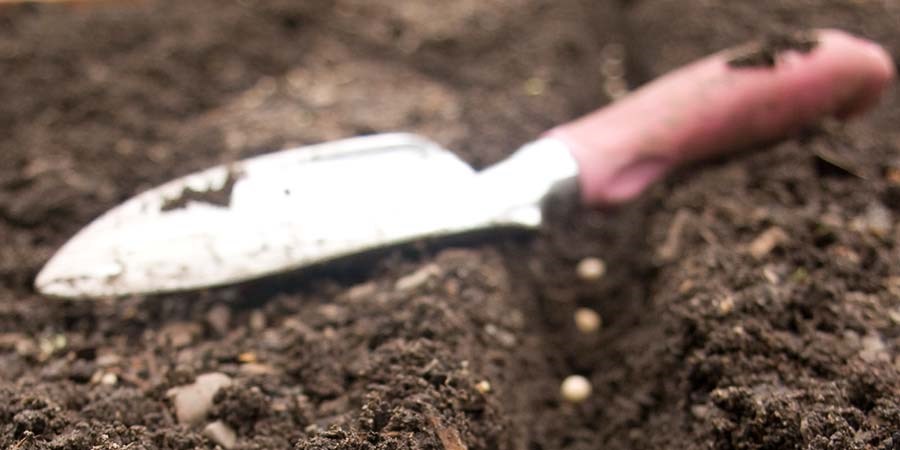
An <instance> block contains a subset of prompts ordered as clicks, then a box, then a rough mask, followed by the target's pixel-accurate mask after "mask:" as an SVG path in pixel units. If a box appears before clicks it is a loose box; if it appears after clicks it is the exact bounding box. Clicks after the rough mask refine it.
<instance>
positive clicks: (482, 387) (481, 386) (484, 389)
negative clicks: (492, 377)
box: [475, 380, 491, 394]
mask: <svg viewBox="0 0 900 450" xmlns="http://www.w3.org/2000/svg"><path fill="white" fill-rule="evenodd" d="M475 390H476V391H478V392H481V393H482V394H487V393H488V392H491V382H490V381H488V380H481V381H479V382H478V383H475Z"/></svg>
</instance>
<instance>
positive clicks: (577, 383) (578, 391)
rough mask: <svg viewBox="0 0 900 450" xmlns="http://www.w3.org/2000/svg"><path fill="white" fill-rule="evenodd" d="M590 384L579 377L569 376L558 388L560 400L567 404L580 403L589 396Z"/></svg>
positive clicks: (585, 379)
mask: <svg viewBox="0 0 900 450" xmlns="http://www.w3.org/2000/svg"><path fill="white" fill-rule="evenodd" d="M592 390H593V388H592V387H591V382H590V381H588V379H587V378H585V377H583V376H581V375H569V376H568V377H566V379H565V380H563V382H562V384H561V385H560V387H559V391H560V393H561V394H562V398H563V399H564V400H565V401H567V402H569V403H581V402H583V401H585V400H587V398H588V397H590V396H591V391H592Z"/></svg>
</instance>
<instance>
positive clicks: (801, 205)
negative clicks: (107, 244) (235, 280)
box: [0, 0, 900, 450]
mask: <svg viewBox="0 0 900 450" xmlns="http://www.w3.org/2000/svg"><path fill="white" fill-rule="evenodd" d="M898 23H900V4H895V2H890V1H881V2H879V1H859V0H827V1H822V2H815V4H813V3H812V2H799V1H798V2H784V1H780V0H779V1H776V0H767V1H759V2H709V1H700V0H641V1H613V0H610V1H606V2H597V1H587V0H584V1H578V0H571V1H550V0H492V1H475V0H471V1H470V0H466V1H459V2H431V3H429V4H428V5H424V4H416V3H411V2H388V1H383V2H372V1H370V0H339V1H324V0H323V1H319V0H311V1H304V2H291V1H286V0H285V1H259V0H242V1H228V2H225V1H221V0H193V1H175V0H170V1H151V0H147V1H141V2H124V1H121V2H114V1H109V2H100V3H97V4H92V3H89V2H82V3H79V4H78V5H74V6H73V5H68V6H67V5H60V4H40V5H35V4H28V5H15V6H4V7H0V74H2V82H0V99H2V100H0V136H3V138H2V139H0V236H2V242H3V244H2V246H0V395H2V396H3V397H4V400H5V401H3V402H0V403H2V404H0V447H2V448H11V449H35V448H52V449H60V450H62V449H66V450H74V449H92V448H129V449H139V448H164V449H189V448H196V447H200V448H212V447H213V446H214V445H215V444H214V443H213V442H212V441H211V440H210V439H209V438H207V437H206V436H205V435H204V434H203V433H202V429H203V426H202V425H203V424H201V425H198V426H190V425H186V424H178V423H177V420H176V418H175V417H176V416H175V411H174V406H173V404H172V402H171V400H170V398H168V397H167V395H166V392H167V391H168V389H169V388H171V387H175V386H181V385H185V384H189V383H191V382H192V381H193V379H194V377H195V376H197V375H200V374H203V373H207V372H221V373H225V374H228V375H229V376H231V377H232V379H233V383H232V384H231V385H230V386H229V387H226V388H223V389H220V390H219V392H218V393H217V394H216V396H215V399H214V405H213V407H212V409H211V410H210V412H209V416H208V421H213V420H221V421H222V422H224V423H225V424H227V425H228V426H230V427H231V428H232V429H234V430H235V432H236V434H237V445H236V447H237V448H260V449H261V448H296V449H304V450H312V449H406V448H409V449H413V448H415V449H445V450H459V449H461V448H468V449H529V450H538V449H543V450H555V449H600V448H603V449H613V450H615V449H639V448H647V449H649V448H654V449H655V448H673V449H682V448H683V449H694V448H709V449H776V448H777V449H781V448H786V449H793V448H797V449H799V448H804V449H879V450H887V449H895V448H897V446H898V445H900V265H898V264H897V261H898V258H900V247H898V245H897V244H898V242H900V234H898V233H900V229H898V228H897V227H895V226H894V220H893V217H894V216H895V215H896V214H900V159H898V157H900V131H898V128H897V127H896V124H897V123H900V122H898V121H900V99H898V97H897V95H896V94H892V95H890V96H889V98H888V99H887V101H886V102H885V103H884V104H883V105H882V106H881V108H880V109H879V110H878V111H876V112H875V113H874V114H873V115H870V116H868V117H866V118H865V119H863V120H861V121H859V122H857V123H855V124H852V125H850V126H841V125H837V124H832V123H826V124H824V125H823V126H822V127H821V129H820V130H819V131H818V132H817V133H814V134H810V135H808V136H803V137H799V138H797V139H795V140H792V141H790V142H786V143H783V144H780V145H778V146H776V147H775V148H773V149H770V150H771V151H768V152H765V153H755V154H753V155H744V156H741V157H738V158H735V159H733V160H730V161H728V162H722V163H718V164H716V165H713V166H709V167H706V168H704V170H702V171H696V170H690V171H687V170H686V171H683V172H681V173H679V174H677V175H676V176H674V177H673V178H671V179H670V181H668V182H667V183H665V184H664V185H661V186H658V187H655V188H654V189H653V190H652V191H651V192H650V193H648V195H646V196H645V197H644V198H642V199H641V200H640V201H638V202H636V203H635V204H633V205H630V206H628V207H625V208H622V209H620V210H617V211H608V212H599V211H583V210H579V209H578V208H574V207H571V206H570V205H556V206H554V207H553V208H551V210H550V211H549V214H550V216H551V220H550V223H549V225H548V227H547V228H546V229H545V231H544V232H542V233H540V234H538V235H536V236H533V237H530V238H528V237H525V238H523V237H522V236H518V235H517V236H507V235H505V234H499V235H497V236H494V237H493V238H491V239H490V240H480V241H478V242H475V243H464V244H459V245H453V246H451V248H448V247H446V246H445V247H442V248H437V247H429V246H416V247H413V248H409V249H404V250H398V251H396V252H393V253H391V254H388V255H386V256H384V257H381V258H378V259H377V260H376V261H374V262H372V263H367V264H352V265H348V264H341V265H336V266H329V267H323V268H318V269H314V270H312V271H307V272H303V273H299V274H290V275H288V276H284V277H279V278H277V279H275V280H267V281H264V282H258V283H251V284H247V285H243V286H239V287H230V288H223V289H216V290H211V291H205V292H191V293H183V294H176V295H167V296H161V297H160V296H158V297H151V298H143V297H131V298H125V299H120V300H116V301H113V300H104V301H98V302H77V301H62V300H54V299H48V298H43V297H41V296H40V295H38V294H36V293H35V292H34V291H33V289H32V287H31V284H32V282H33V279H34V276H35V275H36V273H37V271H38V270H39V268H40V267H41V265H42V264H43V263H44V262H45V261H46V260H47V259H48V258H49V257H50V255H51V254H52V253H53V252H54V251H55V250H56V249H57V248H59V246H60V245H61V244H62V243H63V242H65V240H66V239H67V238H68V237H70V236H71V235H72V234H73V233H75V232H76V231H77V230H78V229H79V228H80V227H82V226H84V225H85V224H87V223H88V222H89V221H90V220H91V219H92V218H94V217H96V216H97V215H99V214H100V213H102V212H103V211H105V210H106V209H108V208H110V207H112V206H114V205H116V204H117V203H119V202H121V201H122V200H124V199H126V198H128V197H129V196H131V195H133V194H135V193H137V192H139V191H141V190H143V189H146V188H148V187H150V186H153V185H155V184H158V183H161V182H163V181H166V180H169V179H171V178H173V177H175V176H178V175H183V174H186V173H188V172H190V171H192V170H196V169H201V168H204V167H207V166H210V165H213V164H221V163H227V162H231V161H234V160H236V159H238V158H241V157H245V156H250V155H255V154H259V153H263V152H266V151H271V150H276V149H280V148H284V147H287V146H291V145H297V144H306V143H315V142H320V141H323V140H328V139H334V138H339V137H345V136H351V135H357V134H365V133H370V132H381V131H392V130H407V131H414V132H419V133H422V134H426V135H428V136H430V137H432V138H433V139H435V140H437V141H439V142H441V143H442V144H444V145H446V146H447V147H448V148H451V149H454V150H456V151H458V152H459V154H460V155H461V156H462V157H463V158H465V159H467V160H468V161H470V162H472V163H473V164H475V165H476V166H484V165H485V164H488V163H491V162H494V161H497V160H499V159H501V158H503V157H504V156H506V155H507V154H509V153H510V152H512V151H513V150H514V149H515V148H516V147H517V146H518V145H521V144H522V143H525V142H527V141H528V140H530V139H532V138H534V137H535V136H536V135H537V134H539V133H540V132H541V131H542V130H544V129H546V128H548V127H550V126H552V125H553V124H555V123H559V122H561V121H564V120H566V119H569V118H573V117H575V116H577V115H579V114H581V113H584V112H587V111H588V110H590V109H592V108H595V107H597V106H600V105H602V104H604V103H607V102H608V101H609V99H610V98H613V97H615V96H617V95H619V94H621V90H622V89H624V88H628V87H631V88H633V87H635V86H638V85H640V84H641V83H644V82H646V81H648V80H649V79H651V78H653V77H654V76H657V75H659V74H661V73H664V72H665V71H667V70H670V69H672V68H674V67H677V66H678V65H680V64H683V63H686V62H688V61H690V60H691V59H693V58H696V57H699V56H701V55H703V54H705V53H708V52H711V51H715V50H719V49H722V48H725V47H728V46H731V45H735V44H738V43H741V42H744V41H747V40H751V39H754V38H759V37H760V36H772V35H782V36H783V35H787V34H790V33H793V32H795V31H797V30H802V29H805V28H808V27H813V26H832V27H839V28H845V29H848V30H851V31H854V32H857V33H861V34H863V35H865V36H868V37H871V38H874V39H876V40H879V41H880V42H882V43H884V44H885V45H887V46H888V47H889V49H890V50H891V51H892V53H893V54H894V55H895V57H900V37H898V36H900V34H898V31H897V29H896V25H897V24H898ZM610 67H613V68H615V69H616V70H610V69H609V68H610ZM586 256H599V257H602V258H603V259H604V260H605V261H606V263H607V267H608V271H607V274H606V276H604V277H603V278H602V279H600V280H599V281H596V282H590V283H589V282H584V281H580V280H579V279H578V278H577V277H576V275H575V269H574V268H575V266H576V264H577V263H578V261H579V260H580V259H581V258H583V257H586ZM579 306H587V307H592V308H595V309H596V310H597V311H599V312H600V313H601V314H602V316H603V320H604V327H603V329H602V331H601V332H600V333H599V334H597V335H595V336H585V335H583V334H579V332H578V331H577V330H576V329H575V326H574V323H573V320H572V315H573V311H574V310H575V308H576V307H579ZM573 373H578V374H582V375H585V376H587V377H588V378H589V379H590V380H591V382H592V384H593V387H594V392H593V395H592V396H591V398H590V399H589V400H588V401H586V402H584V403H582V404H579V405H571V404H568V403H565V402H563V401H562V400H561V398H560V395H559V383H560V381H561V380H562V379H563V378H564V377H565V376H567V375H569V374H573ZM484 382H487V383H484Z"/></svg>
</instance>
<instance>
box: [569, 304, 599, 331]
mask: <svg viewBox="0 0 900 450" xmlns="http://www.w3.org/2000/svg"><path fill="white" fill-rule="evenodd" d="M574 317H575V328H577V329H578V331H580V332H581V333H584V334H594V333H596V332H597V331H600V327H601V326H603V319H602V318H601V317H600V314H597V311H594V310H593V309H590V308H578V309H576V310H575V315H574Z"/></svg>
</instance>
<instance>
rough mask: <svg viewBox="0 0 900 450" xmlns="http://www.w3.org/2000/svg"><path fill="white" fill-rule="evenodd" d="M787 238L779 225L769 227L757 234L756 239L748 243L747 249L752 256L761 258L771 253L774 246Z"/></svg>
mask: <svg viewBox="0 0 900 450" xmlns="http://www.w3.org/2000/svg"><path fill="white" fill-rule="evenodd" d="M787 240H788V235H787V233H785V232H784V230H782V229H781V228H780V227H771V228H769V229H767V230H766V231H763V232H762V234H760V235H759V236H757V237H756V239H754V240H753V242H751V243H750V246H749V248H748V250H749V251H750V255H752V256H753V257H754V258H756V259H762V258H763V257H764V256H766V255H768V254H769V253H771V252H772V250H774V249H775V247H778V246H779V245H781V244H783V243H784V242H785V241H787Z"/></svg>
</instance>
